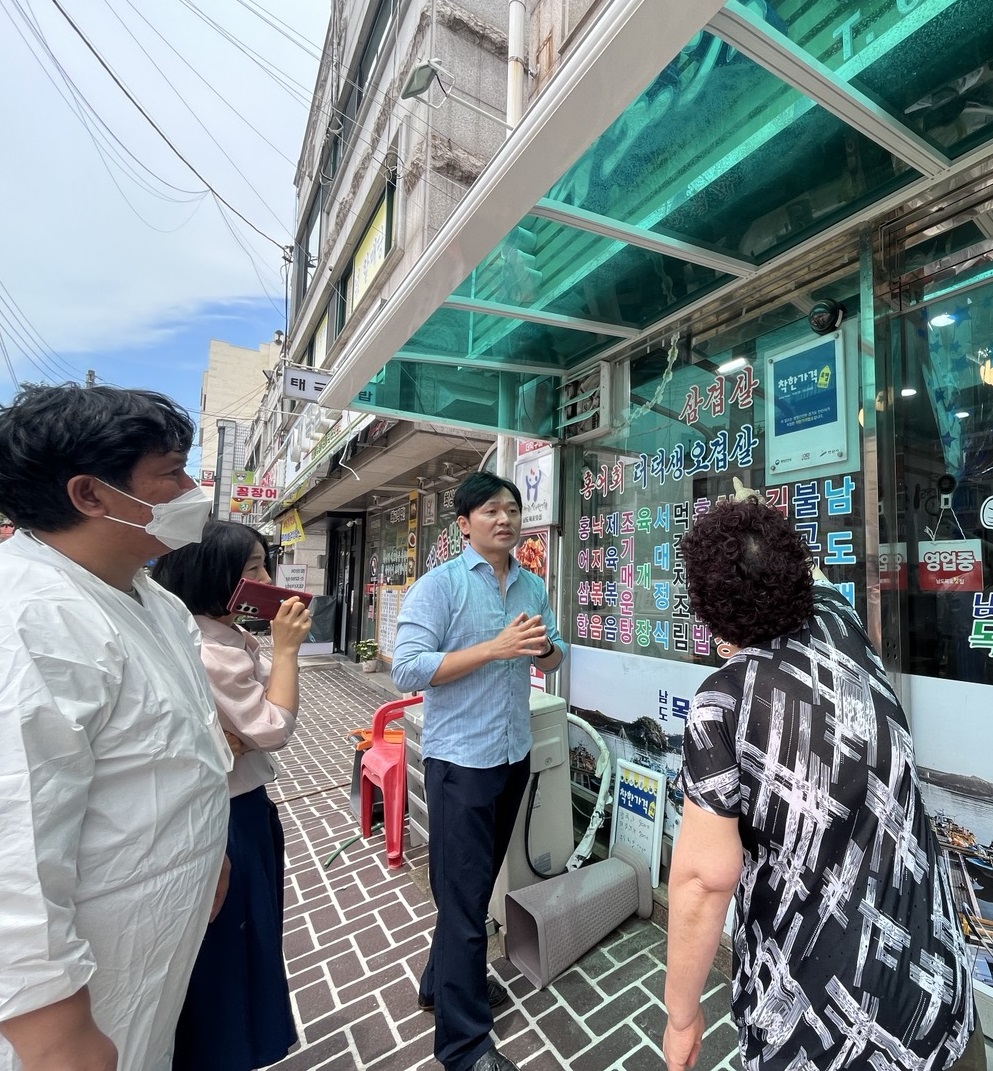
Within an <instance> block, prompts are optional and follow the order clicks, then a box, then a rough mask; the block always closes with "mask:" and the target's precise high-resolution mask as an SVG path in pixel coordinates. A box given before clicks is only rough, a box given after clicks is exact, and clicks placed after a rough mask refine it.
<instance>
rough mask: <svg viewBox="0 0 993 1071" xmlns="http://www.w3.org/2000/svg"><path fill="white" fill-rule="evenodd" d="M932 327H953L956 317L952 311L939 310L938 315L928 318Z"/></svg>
mask: <svg viewBox="0 0 993 1071" xmlns="http://www.w3.org/2000/svg"><path fill="white" fill-rule="evenodd" d="M928 323H929V324H930V325H931V326H932V327H951V326H952V324H953V323H955V317H954V316H952V314H951V313H950V312H939V313H938V315H937V316H934V317H932V318H931V319H930V320H928Z"/></svg>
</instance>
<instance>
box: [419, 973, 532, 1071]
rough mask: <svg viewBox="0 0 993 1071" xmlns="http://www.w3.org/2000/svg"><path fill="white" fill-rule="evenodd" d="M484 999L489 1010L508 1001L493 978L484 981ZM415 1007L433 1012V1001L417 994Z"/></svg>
mask: <svg viewBox="0 0 993 1071" xmlns="http://www.w3.org/2000/svg"><path fill="white" fill-rule="evenodd" d="M486 999H487V1000H488V1001H489V1002H490V1007H491V1008H499V1007H500V1005H501V1004H506V1002H507V1000H508V996H507V990H506V988H505V987H504V986H502V985H500V983H499V982H498V981H497V980H496V979H495V978H488V979H487V980H486ZM417 1007H418V1008H420V1010H421V1011H426V1012H433V1011H434V999H433V998H431V997H422V996H421V995H420V993H418V994H417ZM473 1066H475V1065H473ZM510 1066H511V1067H513V1064H510Z"/></svg>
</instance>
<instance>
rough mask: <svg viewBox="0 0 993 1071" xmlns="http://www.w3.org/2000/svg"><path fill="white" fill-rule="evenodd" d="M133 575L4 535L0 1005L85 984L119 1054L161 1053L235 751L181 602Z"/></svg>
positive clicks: (0, 1049) (9, 1007)
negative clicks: (118, 581) (98, 571)
mask: <svg viewBox="0 0 993 1071" xmlns="http://www.w3.org/2000/svg"><path fill="white" fill-rule="evenodd" d="M135 587H136V590H137V592H138V594H139V595H140V598H141V604H139V603H138V602H137V601H135V600H134V599H133V598H131V597H130V596H129V595H127V594H125V593H124V592H121V591H117V590H116V589H115V588H112V587H110V586H109V585H108V584H105V583H104V582H103V581H101V580H99V579H98V578H97V577H95V576H94V575H93V574H92V573H90V572H89V571H87V570H86V569H83V568H82V567H81V566H78V565H76V564H75V563H74V562H72V561H70V560H69V559H68V558H66V557H64V556H63V555H62V554H59V553H58V552H57V551H55V550H52V549H51V548H49V547H47V546H44V545H42V544H40V543H38V542H37V541H36V540H34V539H33V538H32V537H31V536H29V535H27V534H26V533H24V532H18V533H17V534H15V535H14V536H13V537H12V538H11V539H9V540H7V542H6V543H4V544H3V545H2V546H0V682H2V684H0V1021H2V1020H5V1019H9V1018H11V1017H12V1016H14V1015H19V1014H22V1013H24V1012H28V1011H33V1010H35V1009H37V1008H41V1007H45V1006H46V1005H49V1004H51V1003H53V1002H54V1001H57V1000H62V999H64V998H66V997H68V996H71V995H72V994H73V993H75V992H76V991H77V990H79V989H80V988H81V987H82V986H83V985H88V986H89V989H90V995H91V998H92V1003H93V1016H94V1018H95V1020H96V1022H97V1025H98V1026H99V1027H100V1029H101V1030H103V1031H104V1032H105V1033H106V1034H108V1035H109V1036H110V1038H111V1039H112V1040H113V1041H114V1042H115V1044H116V1045H117V1047H118V1050H119V1054H120V1055H119V1063H118V1068H119V1071H169V1068H170V1065H171V1053H172V1040H173V1034H174V1032H175V1026H176V1019H177V1018H178V1016H179V1010H180V1007H181V1005H182V1002H183V997H184V995H185V992H186V986H187V982H188V980H189V975H190V971H191V970H192V967H193V960H194V957H195V956H196V953H197V949H198V948H199V945H200V940H201V938H202V936H203V933H204V930H205V929H206V926H207V916H208V915H209V913H210V906H211V901H212V899H213V895H214V889H215V887H216V883H217V877H218V873H219V871H220V865H221V860H222V858H223V855H224V845H225V835H226V830H227V813H228V800H227V769H228V768H229V767H230V763H231V753H230V751H229V750H228V748H227V745H226V744H225V742H224V738H223V736H222V735H221V731H220V727H219V725H218V723H217V717H216V713H215V711H214V703H213V700H212V698H211V694H210V688H209V686H208V684H207V681H206V678H205V676H204V674H203V667H202V665H201V662H200V658H199V655H198V651H197V642H198V639H199V636H198V633H197V631H196V626H195V625H194V623H193V619H192V618H191V617H190V615H189V614H188V613H187V611H186V608H185V607H184V606H183V605H182V604H181V603H180V602H179V600H178V599H176V598H174V597H173V596H172V595H170V594H169V593H168V592H165V591H163V589H162V588H160V587H159V586H158V585H156V584H153V583H152V582H151V581H149V580H147V579H146V578H145V577H144V575H139V576H138V577H136V578H135ZM18 1064H19V1061H18V1060H16V1058H15V1057H14V1054H13V1051H12V1050H11V1049H10V1046H9V1045H8V1044H7V1043H6V1041H4V1039H3V1038H2V1037H0V1069H2V1071H7V1069H10V1068H16V1067H17V1066H18Z"/></svg>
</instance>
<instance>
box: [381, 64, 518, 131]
mask: <svg viewBox="0 0 993 1071" xmlns="http://www.w3.org/2000/svg"><path fill="white" fill-rule="evenodd" d="M432 82H437V83H438V88H439V89H440V90H441V92H442V93H443V94H444V95H445V100H448V99H451V100H454V101H457V102H458V103H459V104H462V105H464V106H465V107H466V108H468V109H469V111H471V112H476V114H477V115H483V116H485V117H486V118H487V119H492V120H493V121H494V122H496V123H502V124H503V125H504V126H505V127H506V128H507V129H508V130H512V129H513V123H508V122H507V120H506V119H505V118H504V117H503V116H502V115H497V114H496V112H492V111H490V110H489V109H488V108H483V107H481V106H480V105H479V104H477V103H476V102H475V101H474V100H470V99H469V98H468V97H465V96H463V95H462V94H461V93H459V92H458V91H457V90H456V89H455V75H453V74H451V73H450V72H449V71H446V70H445V68H444V67H442V65H441V60H437V59H429V60H424V61H423V62H421V63H419V64H418V65H417V66H416V67H415V68H414V69H413V70H412V71H411V72H410V74H408V75H407V80H406V82H404V83H403V89H401V90H400V99H401V100H411V99H415V100H423V101H424V103H425V104H426V105H427V106H428V107H429V108H434V109H436V110H437V109H438V108H440V107H441V106H442V104H444V103H445V101H444V100H441V101H439V102H438V103H437V104H432V103H431V101H429V100H428V99H427V93H428V90H430V88H431V84H432Z"/></svg>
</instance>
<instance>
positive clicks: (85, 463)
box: [0, 383, 196, 532]
mask: <svg viewBox="0 0 993 1071" xmlns="http://www.w3.org/2000/svg"><path fill="white" fill-rule="evenodd" d="M195 430H196V429H195V427H194V424H193V421H192V420H190V418H189V416H188V414H187V413H186V412H185V411H184V410H183V409H181V408H180V407H179V406H178V405H177V404H176V403H175V402H173V401H172V400H171V399H169V398H167V397H166V396H165V395H164V394H156V393H155V392H153V391H147V390H121V389H119V388H117V387H80V386H79V385H78V384H76V383H64V384H63V385H62V386H59V387H49V386H30V387H25V388H24V389H23V390H22V391H21V392H20V393H19V394H18V395H17V396H16V397H15V398H14V400H13V401H12V402H11V403H10V405H8V406H3V407H0V510H2V511H3V512H4V513H6V514H7V516H8V517H10V519H11V520H12V521H13V522H14V523H15V524H16V525H17V526H18V527H19V528H37V529H38V530H39V531H41V532H59V531H65V530H67V529H69V528H72V527H74V526H75V525H76V524H78V523H79V522H80V521H82V520H83V517H82V514H80V513H79V512H78V511H77V510H76V508H75V506H73V504H72V502H71V501H70V499H69V495H68V493H67V492H66V484H67V483H68V482H69V480H71V479H72V477H73V476H81V475H88V476H96V477H97V478H98V479H100V480H104V481H105V482H106V483H109V484H112V485H113V486H114V487H120V488H123V489H124V490H130V487H131V473H132V472H133V471H134V467H135V465H137V464H138V462H139V461H140V460H141V459H142V458H143V457H147V456H148V455H149V454H168V453H170V452H171V451H178V452H179V453H183V454H185V453H187V452H188V451H189V449H190V446H191V445H192V443H193V433H194V431H195Z"/></svg>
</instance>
